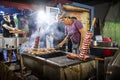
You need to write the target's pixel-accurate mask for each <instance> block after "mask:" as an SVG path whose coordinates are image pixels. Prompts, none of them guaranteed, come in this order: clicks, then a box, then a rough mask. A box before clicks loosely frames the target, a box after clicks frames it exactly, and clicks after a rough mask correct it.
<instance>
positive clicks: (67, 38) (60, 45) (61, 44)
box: [58, 35, 70, 47]
mask: <svg viewBox="0 0 120 80" xmlns="http://www.w3.org/2000/svg"><path fill="white" fill-rule="evenodd" d="M69 39H70V37H69V36H68V35H67V36H66V37H65V38H64V40H63V41H62V42H61V43H60V44H59V45H58V47H62V46H63V45H64V44H65V43H66V42H68V40H69Z"/></svg>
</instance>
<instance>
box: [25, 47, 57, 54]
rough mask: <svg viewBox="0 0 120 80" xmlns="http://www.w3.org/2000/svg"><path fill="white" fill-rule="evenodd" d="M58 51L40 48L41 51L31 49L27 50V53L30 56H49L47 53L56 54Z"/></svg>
mask: <svg viewBox="0 0 120 80" xmlns="http://www.w3.org/2000/svg"><path fill="white" fill-rule="evenodd" d="M56 51H57V50H56V49H55V48H39V49H30V50H27V51H26V52H27V53H30V54H35V55H37V54H47V53H52V52H56Z"/></svg>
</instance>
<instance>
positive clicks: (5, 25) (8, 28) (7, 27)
mask: <svg viewBox="0 0 120 80" xmlns="http://www.w3.org/2000/svg"><path fill="white" fill-rule="evenodd" d="M2 26H3V27H4V28H6V29H7V30H15V28H12V27H10V26H8V25H7V24H3V25H2Z"/></svg>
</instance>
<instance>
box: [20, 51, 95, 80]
mask: <svg viewBox="0 0 120 80" xmlns="http://www.w3.org/2000/svg"><path fill="white" fill-rule="evenodd" d="M67 53H68V52H63V51H57V52H52V53H48V54H47V53H45V54H39V55H33V54H28V53H23V54H21V56H22V61H23V65H24V66H25V67H27V68H29V69H31V70H32V71H33V73H34V74H35V75H36V76H37V77H39V78H40V79H42V80H88V79H89V78H90V77H93V76H95V74H96V61H95V60H92V59H89V60H85V61H80V60H77V59H69V58H67V57H66V54H67ZM53 75H55V76H53Z"/></svg>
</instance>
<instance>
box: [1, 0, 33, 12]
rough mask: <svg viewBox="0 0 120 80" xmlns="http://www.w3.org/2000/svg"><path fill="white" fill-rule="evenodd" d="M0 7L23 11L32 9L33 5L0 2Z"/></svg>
mask: <svg viewBox="0 0 120 80" xmlns="http://www.w3.org/2000/svg"><path fill="white" fill-rule="evenodd" d="M0 5H3V6H5V7H16V8H18V9H20V10H23V9H29V10H32V9H33V5H30V4H22V3H16V2H9V1H0Z"/></svg>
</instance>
